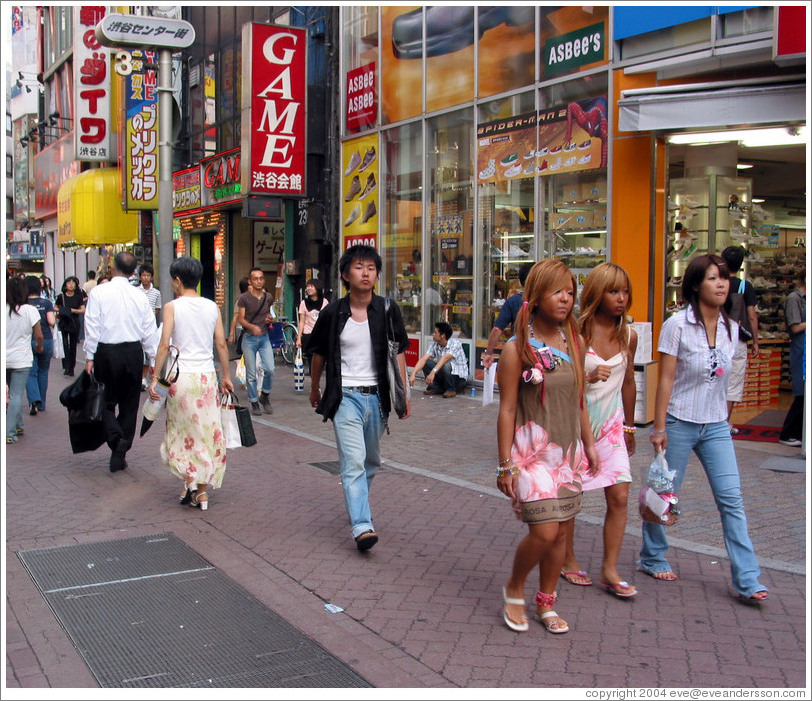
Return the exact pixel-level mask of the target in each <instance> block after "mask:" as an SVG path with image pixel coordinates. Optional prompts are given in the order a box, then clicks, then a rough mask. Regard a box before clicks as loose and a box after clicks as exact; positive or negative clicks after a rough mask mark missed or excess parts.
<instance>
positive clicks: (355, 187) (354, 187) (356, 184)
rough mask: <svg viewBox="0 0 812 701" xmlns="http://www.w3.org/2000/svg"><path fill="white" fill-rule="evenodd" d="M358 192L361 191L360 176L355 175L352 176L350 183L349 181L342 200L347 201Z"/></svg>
mask: <svg viewBox="0 0 812 701" xmlns="http://www.w3.org/2000/svg"><path fill="white" fill-rule="evenodd" d="M359 192H361V178H359V177H358V176H357V175H356V176H354V177H353V179H352V183H350V189H349V190H348V191H347V194H346V195H344V201H345V202H349V201H350V200H351V199H352V198H353V197H355V196H356V195H357V194H358V193H359Z"/></svg>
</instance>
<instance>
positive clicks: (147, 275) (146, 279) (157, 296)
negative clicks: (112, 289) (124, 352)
mask: <svg viewBox="0 0 812 701" xmlns="http://www.w3.org/2000/svg"><path fill="white" fill-rule="evenodd" d="M154 277H155V269H154V268H153V267H152V266H151V265H150V264H149V263H144V264H143V265H141V266H140V267H139V268H138V279H139V280H140V281H141V284H140V285H138V289H139V290H141V291H142V292H143V293H144V294H145V295H146V296H147V301H148V302H149V308H150V309H152V313H153V314H155V323H156V324H159V325H160V323H161V291H160V290H159V289H158V288H156V287H155V285H153V284H152V280H153V278H154ZM148 369H149V363H148V362H147V358H146V357H145V358H144V374H143V376H142V377H141V389H142V390H144V391H146V390H147V389H149V383H148V381H147V371H148Z"/></svg>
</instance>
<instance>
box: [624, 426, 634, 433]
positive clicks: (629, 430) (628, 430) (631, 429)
mask: <svg viewBox="0 0 812 701" xmlns="http://www.w3.org/2000/svg"><path fill="white" fill-rule="evenodd" d="M623 433H637V426H624V427H623Z"/></svg>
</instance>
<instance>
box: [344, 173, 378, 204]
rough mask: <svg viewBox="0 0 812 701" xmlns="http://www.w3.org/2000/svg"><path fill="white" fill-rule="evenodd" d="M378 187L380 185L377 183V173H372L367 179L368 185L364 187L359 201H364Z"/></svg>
mask: <svg viewBox="0 0 812 701" xmlns="http://www.w3.org/2000/svg"><path fill="white" fill-rule="evenodd" d="M359 185H360V184H359ZM376 187H378V183H376V182H375V173H370V174H369V177H368V178H367V182H366V185H364V191H363V192H362V193H361V196H360V197H359V198H358V199H359V200H362V199H364V197H366V196H367V195H368V194H369V193H370V192H372V191H373V190H374V189H375V188H376ZM350 190H352V188H350Z"/></svg>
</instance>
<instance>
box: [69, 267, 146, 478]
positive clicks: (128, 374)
mask: <svg viewBox="0 0 812 701" xmlns="http://www.w3.org/2000/svg"><path fill="white" fill-rule="evenodd" d="M136 263H137V261H136V259H135V256H133V254H132V253H127V252H121V253H118V254H117V255H116V257H115V259H114V263H113V265H114V268H113V277H112V279H111V280H110V282H109V284H106V285H96V287H94V288H93V290H92V291H91V293H90V296H89V297H88V302H87V309H86V311H85V344H84V349H85V356H86V359H87V362H86V364H85V370H86V371H87V372H89V373H91V372H92V373H95V375H96V378H97V379H98V380H99V381H100V382H103V383H104V395H105V407H104V417H103V422H104V428H105V433H106V437H107V445H108V446H110V450H111V451H112V455H111V456H110V472H116V471H118V470H123V469H125V468H126V467H127V461H126V460H125V456H126V454H127V451H128V450H129V449H130V447H131V446H132V441H133V438H134V437H135V424H136V419H137V418H138V404H139V400H140V393H141V373H142V369H143V364H144V354H146V355H147V358H148V359H149V364H150V365H154V363H155V351H156V350H157V343H158V333H157V331H158V327H157V324H156V323H155V314H154V312H153V311H152V309H151V308H150V306H149V302H148V301H147V297H146V295H145V294H144V293H143V292H142V291H141V290H139V289H137V288H135V287H133V286H132V285H131V284H130V283H129V277H130V276H131V275H132V274H133V273H134V272H135V266H136ZM116 406H118V415H116Z"/></svg>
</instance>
